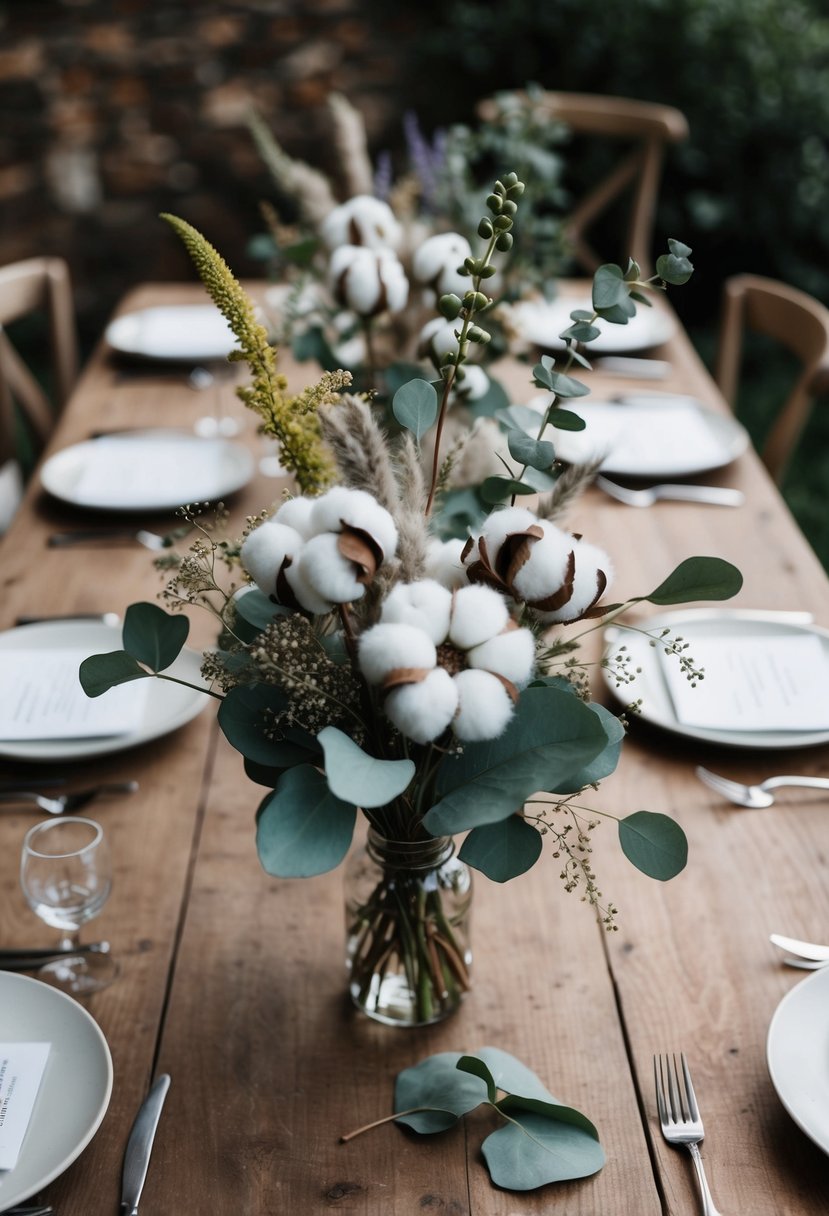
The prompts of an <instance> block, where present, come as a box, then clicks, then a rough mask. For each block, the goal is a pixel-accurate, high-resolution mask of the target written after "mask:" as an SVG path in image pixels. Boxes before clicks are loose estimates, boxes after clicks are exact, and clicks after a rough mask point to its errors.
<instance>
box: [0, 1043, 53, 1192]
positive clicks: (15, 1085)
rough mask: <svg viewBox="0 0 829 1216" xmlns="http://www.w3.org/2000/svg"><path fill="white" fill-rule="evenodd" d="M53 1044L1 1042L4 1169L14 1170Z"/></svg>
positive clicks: (0, 1155)
mask: <svg viewBox="0 0 829 1216" xmlns="http://www.w3.org/2000/svg"><path fill="white" fill-rule="evenodd" d="M50 1047H51V1044H50V1043H0V1170H13V1169H14V1167H15V1166H16V1165H17V1159H18V1157H19V1156H20V1149H21V1148H22V1146H23V1139H24V1137H25V1135H26V1131H27V1129H28V1126H29V1121H30V1120H31V1117H32V1111H33V1109H34V1105H35V1098H36V1097H37V1091H38V1089H39V1088H40V1082H41V1080H42V1079H43V1073H44V1071H45V1068H46V1061H47V1060H48V1058H49V1050H50Z"/></svg>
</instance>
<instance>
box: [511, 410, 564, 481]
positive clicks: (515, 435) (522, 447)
mask: <svg viewBox="0 0 829 1216" xmlns="http://www.w3.org/2000/svg"><path fill="white" fill-rule="evenodd" d="M554 412H555V411H554ZM507 445H508V447H509V454H510V456H512V458H513V460H517V461H519V462H520V463H521V464H523V465H527V466H529V468H531V469H541V470H546V469H549V468H552V465H553V461H554V460H555V458H556V450H555V448H554V447H553V445H552V444H551V443H549V442H548V441H547V440H544V439H533V438H532V436H531V435H527V434H526V432H525V431H510V432H509V433H508V434H507Z"/></svg>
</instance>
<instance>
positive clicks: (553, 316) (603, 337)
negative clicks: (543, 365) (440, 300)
mask: <svg viewBox="0 0 829 1216" xmlns="http://www.w3.org/2000/svg"><path fill="white" fill-rule="evenodd" d="M577 308H578V309H584V311H585V312H589V313H592V312H593V305H592V304H591V302H590V300H589V299H584V300H570V299H564V298H562V297H559V298H557V299H555V300H519V301H518V303H517V304H513V305H512V307H511V308H510V311H509V320H510V323H511V324H512V325H513V327H514V328H515V330H516V331H517V332H518V334H520V336H521V337H522V338H525V339H526V341H527V342H532V343H533V345H534V346H538V347H540V348H541V349H542V350H564V348H565V343H564V342H563V341H562V339H561V338H559V336H558V335H559V334H560V333H561V332H562V331H563V330H565V329H569V328H570V326H571V325H572V324H573V322H572V320H571V319H570V313H571V312H574V311H575V310H576V309H577ZM594 324H595V325H596V326H597V328H598V329H600V330H601V333H600V334H599V335H598V336H597V337H595V338H593V340H592V341H591V342H588V343H586V345H585V351H586V353H587V357H588V359H589V358H590V354H591V352H592V353H593V354H596V355H623V354H631V353H632V352H633V351H638V350H649V349H650V348H651V347H653V346H661V345H662V343H663V342H667V341H668V339H669V338H670V337H671V336H672V334H673V333H674V330H675V329H676V322H675V321H674V319H673V317H672V316H671V315H670V313H667V312H664V311H663V310H662V309H661V308H648V307H647V305H644V304H639V305H638V306H637V309H636V315H635V316H634V317H631V319H630V320H629V321H628V323H627V325H615V324H613V323H612V322H610V321H605V320H603V319H601V318H600V319H599V320H597V321H595V322H594Z"/></svg>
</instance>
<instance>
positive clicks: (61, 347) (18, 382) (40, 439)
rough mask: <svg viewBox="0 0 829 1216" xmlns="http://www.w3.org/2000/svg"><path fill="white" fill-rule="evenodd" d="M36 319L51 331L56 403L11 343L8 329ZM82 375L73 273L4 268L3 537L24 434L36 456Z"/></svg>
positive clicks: (32, 263) (0, 372) (0, 389)
mask: <svg viewBox="0 0 829 1216" xmlns="http://www.w3.org/2000/svg"><path fill="white" fill-rule="evenodd" d="M35 313H41V314H43V315H44V317H45V318H46V321H47V323H48V330H49V356H50V358H49V360H48V371H49V377H50V388H51V398H52V400H51V401H50V399H49V396H48V395H47V393H46V392H45V391H44V389H43V387H42V386H41V384H40V383H39V381H38V380H37V379H36V377H35V376H34V375H33V374H32V371H31V370H30V368H29V367H28V366H27V365H26V363H25V362H24V360H23V359H22V358H21V356H20V353H19V352H18V350H17V349H16V347H15V346H14V344H13V343H12V341H11V339H10V338H9V334H8V331H7V328H6V327H7V326H9V325H11V324H12V323H13V322H15V321H20V320H22V319H23V318H25V317H28V316H30V315H32V314H35ZM77 374H78V345H77V337H76V332H75V319H74V306H73V301H72V289H71V285H70V281H69V271H68V268H67V266H66V263H65V262H64V261H63V260H62V259H61V258H52V257H42V258H29V259H27V260H26V261H23V262H15V263H12V264H11V265H8V266H3V267H0V531H3V530H5V527H6V526H8V522H9V519H10V516H11V514H12V513H13V509H14V505H15V503H14V497H15V495H17V496H19V493H20V488H21V485H22V479H21V476H20V471H19V458H20V455H21V453H20V452H19V450H18V447H19V444H18V439H19V436H20V434H21V427H22V432H23V434H25V435H26V436H27V437H28V439H29V440H30V441H31V444H32V447H33V450H38V449H40V448H42V447H43V446H44V445H45V443H46V442H47V440H48V439H49V436H50V434H51V432H52V428H53V426H54V424H55V420H56V418H57V417H58V415H59V414H60V411H61V410H62V409H63V406H64V404H65V402H66V399H67V397H68V396H69V393H70V391H71V389H72V387H73V385H74V383H75V380H76V378H77Z"/></svg>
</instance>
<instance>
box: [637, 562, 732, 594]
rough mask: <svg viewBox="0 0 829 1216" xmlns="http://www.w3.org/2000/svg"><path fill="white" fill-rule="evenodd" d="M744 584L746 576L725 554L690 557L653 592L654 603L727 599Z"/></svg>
mask: <svg viewBox="0 0 829 1216" xmlns="http://www.w3.org/2000/svg"><path fill="white" fill-rule="evenodd" d="M742 585H743V576H742V574H741V573H740V571H739V570H738V569H737V567H736V566H732V564H731V562H727V561H724V560H723V558H721V557H687V558H686V559H685V561H683V562H680V564H679V565H678V566H677V568H676V569H675V570H674V571H673V572H672V573H671V574H669V575H668V577H667V578H666V579H665V581H664V582H663V583H660V584H659V586H658V587H657V588H656V590H655V591H652V592H651V593H650V595H645V596H642V597H641V598H642V599H645V600H648V601H649V602H650V603H651V604H685V603H688V602H689V601H690V600H727V599H730V598H731V596H732V595H736V594H737V592H738V591H739V590H740V588H741V587H742Z"/></svg>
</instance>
